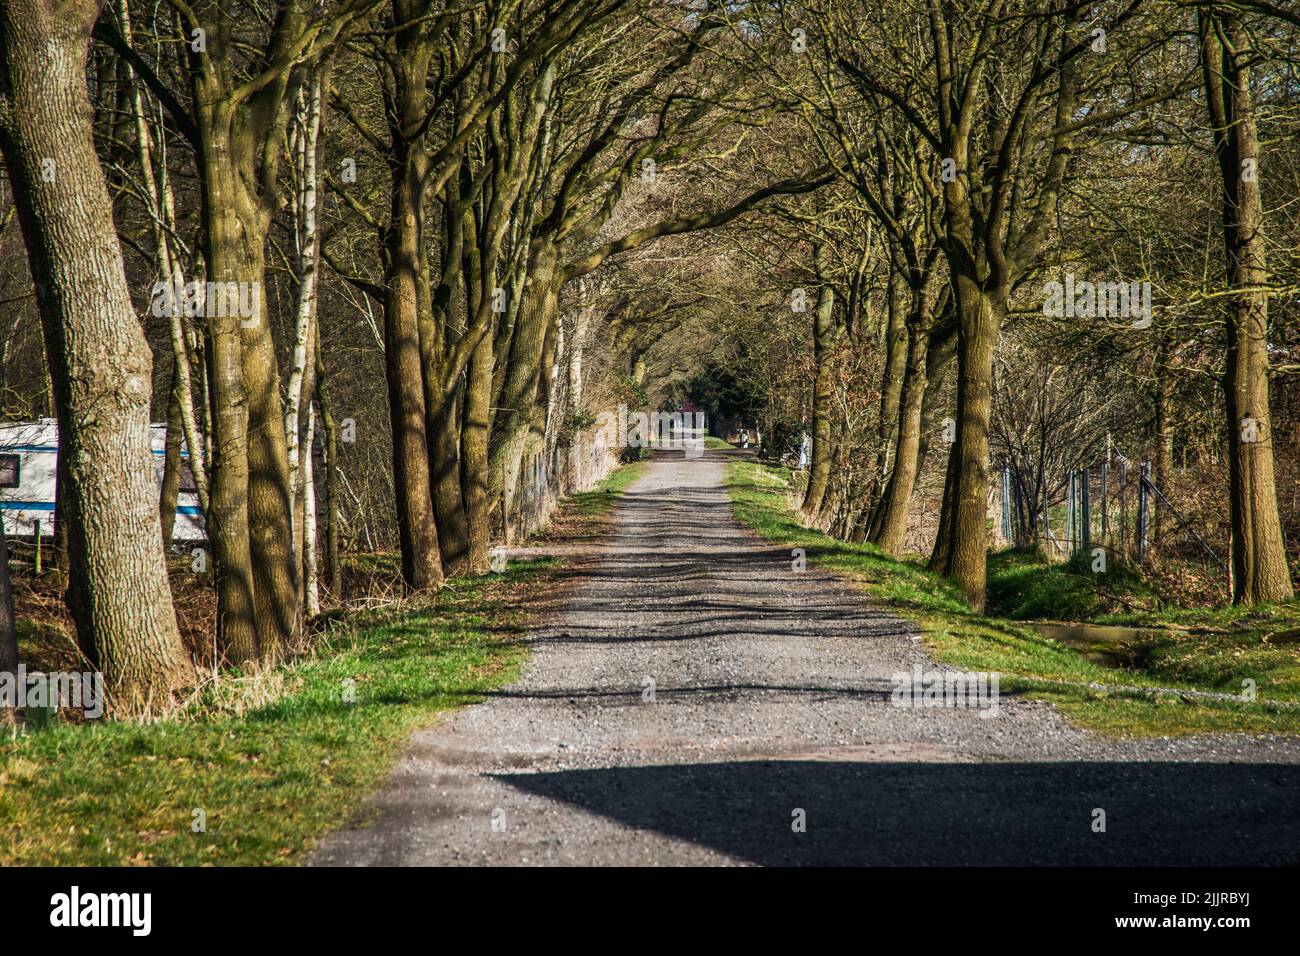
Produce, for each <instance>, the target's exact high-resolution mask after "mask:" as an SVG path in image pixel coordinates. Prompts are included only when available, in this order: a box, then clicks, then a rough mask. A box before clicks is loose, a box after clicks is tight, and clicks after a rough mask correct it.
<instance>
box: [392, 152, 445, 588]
mask: <svg viewBox="0 0 1300 956" xmlns="http://www.w3.org/2000/svg"><path fill="white" fill-rule="evenodd" d="M392 191H393V194H392V208H391V215H390V219H389V225H388V235H387V243H388V269H387V272H388V275H387V283H386V285H387V289H388V293H387V296H386V298H385V300H384V368H385V372H386V374H387V378H388V406H389V421H390V423H391V425H392V430H393V484H394V486H395V488H396V491H397V532H398V540H399V542H400V544H401V549H402V579H403V580H404V581H405V582H406V585H407V587H409V588H411V589H412V590H416V591H421V590H426V589H429V588H437V587H440V586H441V585H442V582H443V574H442V556H441V554H440V551H439V547H438V529H437V525H436V523H435V522H434V516H433V494H432V491H433V489H432V483H431V480H430V475H429V450H428V445H427V443H426V434H425V424H426V423H425V414H426V409H425V400H424V377H423V376H424V371H423V368H422V363H421V357H420V331H419V314H418V313H419V289H418V281H419V280H418V274H419V269H420V259H421V255H422V252H423V245H422V243H421V242H420V223H419V215H420V211H419V194H420V185H419V182H418V177H417V175H416V173H415V170H414V169H413V167H412V164H410V163H408V162H405V161H404V157H398V159H397V160H396V162H395V167H394V171H393V177H392Z"/></svg>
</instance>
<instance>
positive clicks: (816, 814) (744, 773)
mask: <svg viewBox="0 0 1300 956" xmlns="http://www.w3.org/2000/svg"><path fill="white" fill-rule="evenodd" d="M494 776H495V778H496V779H498V780H501V781H502V782H504V783H506V784H508V785H510V786H512V787H514V788H516V789H518V790H520V791H523V792H526V793H530V794H535V795H538V796H542V797H546V798H549V799H552V800H557V801H561V802H563V803H567V804H570V805H572V806H575V807H577V808H579V809H581V810H584V811H586V812H588V813H593V814H598V815H600V816H603V817H607V818H609V819H612V820H616V821H618V822H620V823H622V824H626V825H628V826H631V827H636V828H638V829H642V830H650V831H654V832H657V833H661V834H664V835H665V836H669V837H675V838H677V839H680V840H686V841H689V842H691V843H694V844H697V845H700V846H703V847H709V848H711V849H714V850H718V851H721V852H723V853H726V854H729V855H731V856H733V857H736V858H738V859H741V860H744V861H747V862H750V863H756V864H762V865H776V866H791V865H794V866H798V865H861V866H1058V865H1070V866H1259V865H1295V864H1296V863H1297V861H1298V860H1300V814H1298V813H1297V802H1296V793H1297V792H1298V790H1300V766H1293V765H1290V764H1265V763H1178V762H1168V763H1126V762H1096V761H1094V762H1081V763H1027V762H1026V763H990V764H959V763H953V764H949V763H899V762H871V761H861V762H846V761H834V760H771V761H745V762H734V763H732V762H727V763H704V764H674V765H667V766H649V767H629V768H609V769H596V770H568V771H562V772H554V773H520V774H516V773H509V774H496V775H494ZM1095 808H1100V809H1103V810H1105V814H1106V818H1105V822H1106V830H1105V832H1094V829H1093V826H1094V809H1095ZM796 810H803V811H804V813H805V816H806V825H807V829H806V832H803V833H798V832H795V831H794V829H793V827H792V822H793V820H794V819H795V817H794V815H793V814H794V812H795V811H796Z"/></svg>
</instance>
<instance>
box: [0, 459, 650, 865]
mask: <svg viewBox="0 0 1300 956" xmlns="http://www.w3.org/2000/svg"><path fill="white" fill-rule="evenodd" d="M633 478H635V469H627V468H625V469H620V470H619V471H616V472H615V473H614V474H613V475H611V476H610V478H608V479H606V481H605V482H603V483H602V484H601V486H599V487H598V488H597V489H596V490H594V491H592V492H587V493H586V497H583V496H579V497H578V498H577V499H576V500H575V501H573V502H570V503H569V504H568V505H566V509H567V508H569V507H572V508H576V509H578V510H579V511H580V512H581V513H582V514H583V515H584V516H585V517H586V518H588V519H595V518H598V517H599V516H600V515H602V514H603V513H604V512H605V511H606V510H608V508H609V507H610V506H611V505H612V503H613V501H614V498H615V497H616V495H617V493H618V492H619V491H621V490H622V489H623V488H626V486H627V484H628V483H629V482H630V481H631V480H632V479H633ZM557 566H558V562H557V561H555V560H537V561H528V562H522V563H520V562H516V563H512V564H511V565H510V566H509V567H508V568H507V570H506V571H505V572H504V573H501V574H492V575H487V576H484V577H478V578H468V579H457V580H454V581H452V582H450V583H449V584H448V586H447V587H446V588H444V589H443V590H442V591H440V592H439V593H438V594H437V595H436V596H434V597H432V598H430V599H428V601H427V602H425V603H424V604H422V605H414V604H409V603H408V604H403V605H399V606H396V607H389V608H386V609H377V610H370V611H363V612H353V613H350V614H349V615H347V617H346V618H345V619H344V620H342V621H341V622H340V623H338V624H335V625H334V626H332V627H330V628H329V630H327V631H326V632H325V634H324V635H323V637H322V640H321V643H320V644H319V645H318V647H317V648H316V650H315V652H314V653H313V654H312V655H311V656H309V657H306V658H303V659H300V660H298V661H295V662H293V663H291V664H286V665H285V666H283V667H280V668H277V669H275V670H274V671H271V672H268V673H266V674H263V675H260V676H258V677H249V678H241V677H239V676H237V675H227V676H223V678H222V681H221V682H220V683H219V684H218V685H217V686H216V687H215V688H214V689H209V690H208V691H207V693H206V694H205V695H204V697H203V698H202V699H201V700H200V701H198V702H196V704H195V705H194V706H193V707H191V708H190V709H189V710H188V711H187V712H186V713H185V714H184V715H182V716H180V717H177V718H173V719H168V720H162V721H158V722H156V723H151V724H136V723H126V722H122V723H118V722H112V721H87V722H85V723H80V724H63V725H60V726H57V727H54V728H52V729H49V730H45V731H40V732H35V733H30V734H26V735H22V736H17V737H12V736H8V737H6V739H4V741H3V742H0V864H2V865H6V866H9V865H45V866H50V865H78V866H115V865H128V866H129V865H137V866H148V865H169V866H197V865H267V864H276V863H280V864H287V863H293V862H296V861H297V860H298V859H299V858H300V857H301V855H302V854H303V853H304V851H306V850H308V849H310V848H311V847H312V846H313V845H314V844H315V842H316V840H317V839H318V838H319V837H320V836H321V835H322V834H324V833H325V832H327V831H329V830H331V829H333V828H335V827H338V826H340V825H341V824H343V823H344V822H345V821H346V820H347V819H348V818H349V816H350V815H351V814H352V813H353V812H354V811H355V809H356V808H357V806H358V805H359V804H360V802H361V800H362V799H363V798H364V797H365V795H366V794H367V793H368V792H370V791H371V790H373V789H374V788H375V787H376V786H377V785H378V784H379V783H380V782H381V781H382V780H383V778H384V776H385V775H386V773H387V772H388V769H389V768H390V767H391V765H392V763H393V761H394V760H395V759H396V757H397V755H398V754H399V752H400V750H401V748H402V747H403V745H404V744H405V741H406V739H407V737H408V735H409V734H410V732H411V731H412V730H414V729H416V728H418V727H422V726H427V725H428V724H430V723H431V722H432V721H433V720H434V719H435V718H436V716H437V715H438V714H439V713H442V712H444V711H447V710H450V709H452V708H456V707H460V706H464V705H466V704H470V703H473V702H475V701H477V700H480V699H482V697H483V695H484V694H486V693H488V692H490V691H492V690H493V689H495V688H497V687H501V686H503V685H504V684H507V683H509V682H510V681H511V680H512V679H513V678H514V677H515V675H516V674H517V673H518V670H519V667H520V665H521V664H522V662H523V660H524V656H525V650H524V645H523V643H522V641H521V640H520V637H521V634H522V631H523V629H524V626H525V611H524V609H523V603H524V602H523V600H522V597H523V596H524V595H525V594H527V593H529V592H535V591H536V590H537V589H538V587H539V586H540V585H541V584H543V583H544V582H545V581H546V580H547V579H548V578H549V577H550V576H551V574H552V573H553V571H554V570H555V569H556V568H557ZM352 696H354V697H355V702H349V700H348V698H349V697H352ZM4 732H5V733H6V734H8V733H9V732H10V731H9V728H4Z"/></svg>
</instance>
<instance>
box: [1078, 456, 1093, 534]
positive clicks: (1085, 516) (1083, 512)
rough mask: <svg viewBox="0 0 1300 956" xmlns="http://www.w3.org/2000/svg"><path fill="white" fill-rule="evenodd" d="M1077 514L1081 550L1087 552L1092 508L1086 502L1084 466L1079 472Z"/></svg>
mask: <svg viewBox="0 0 1300 956" xmlns="http://www.w3.org/2000/svg"><path fill="white" fill-rule="evenodd" d="M1079 505H1080V507H1079V512H1080V518H1081V519H1082V522H1081V524H1080V526H1079V527H1080V529H1081V530H1082V532H1083V533H1082V534H1081V535H1080V538H1081V539H1082V540H1083V550H1085V551H1087V550H1088V548H1089V547H1090V546H1091V545H1092V507H1091V505H1090V503H1089V501H1088V466H1087V465H1084V466H1083V468H1081V469H1080V470H1079Z"/></svg>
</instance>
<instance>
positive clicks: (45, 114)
mask: <svg viewBox="0 0 1300 956" xmlns="http://www.w3.org/2000/svg"><path fill="white" fill-rule="evenodd" d="M99 12H100V5H99V3H98V2H95V0H72V2H65V3H53V2H49V0H15V2H9V3H5V4H3V5H2V6H0V151H2V152H3V154H4V159H5V165H6V167H7V169H8V170H9V173H10V175H11V176H12V177H13V180H14V186H15V189H14V192H15V197H16V201H17V205H18V214H19V219H20V222H21V224H22V231H23V239H24V241H25V243H26V246H27V253H28V258H29V262H30V265H31V270H32V277H33V279H34V280H35V282H36V286H37V299H38V303H39V306H40V311H41V319H42V325H43V331H44V334H45V348H46V352H47V354H48V356H49V365H50V374H51V378H52V380H53V386H54V399H55V407H56V410H57V415H58V420H59V442H60V457H61V458H63V459H65V460H66V461H67V478H68V480H67V483H66V485H65V490H66V492H67V500H66V501H65V503H64V505H65V509H66V510H65V516H66V519H65V520H66V522H67V530H68V540H69V572H70V582H69V598H70V604H71V610H72V614H73V618H74V620H75V621H76V626H77V635H78V640H79V642H80V643H81V646H82V648H83V650H84V652H85V653H86V654H87V656H88V657H89V658H90V659H91V661H92V662H93V663H94V664H95V665H96V666H97V667H99V668H100V669H101V670H102V671H103V673H104V676H105V679H106V682H107V684H108V687H109V689H110V693H111V694H112V697H113V702H114V706H115V708H116V709H117V710H119V712H124V713H133V712H138V711H142V710H145V709H147V708H149V707H150V706H156V705H159V704H162V703H165V702H166V701H167V699H168V698H169V697H170V696H171V695H172V694H173V693H174V692H175V691H176V690H177V689H179V688H181V687H183V686H186V685H187V684H190V683H192V681H193V679H194V671H193V667H192V665H191V663H190V661H189V659H188V658H187V657H186V655H185V651H184V648H183V647H182V645H181V641H180V635H179V633H178V631H177V627H176V615H175V612H174V610H173V608H172V599H171V591H170V589H169V587H168V583H167V569H166V565H165V563H164V560H163V550H162V543H161V533H162V532H161V527H160V524H159V516H158V508H157V500H158V499H157V494H158V489H157V485H156V483H155V476H154V469H153V460H152V454H151V440H150V428H149V403H150V397H151V396H150V390H151V382H152V359H151V356H150V354H149V349H148V347H147V345H146V343H145V339H144V333H143V331H142V330H141V328H140V324H139V322H138V321H137V320H136V317H135V315H134V310H133V307H132V305H131V297H130V294H129V292H128V290H127V283H126V274H125V271H124V268H123V263H122V253H121V249H120V247H119V245H118V240H117V235H116V232H115V230H114V223H113V215H112V207H111V204H110V202H109V197H108V189H107V185H106V183H105V180H104V176H103V173H102V172H101V170H100V167H99V161H98V158H97V157H96V155H95V149H94V145H93V142H92V131H91V124H90V103H89V99H88V96H87V92H86V74H85V69H86V59H87V53H88V48H89V43H90V34H91V29H92V28H93V26H94V23H95V20H96V18H97V17H98V16H99Z"/></svg>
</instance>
